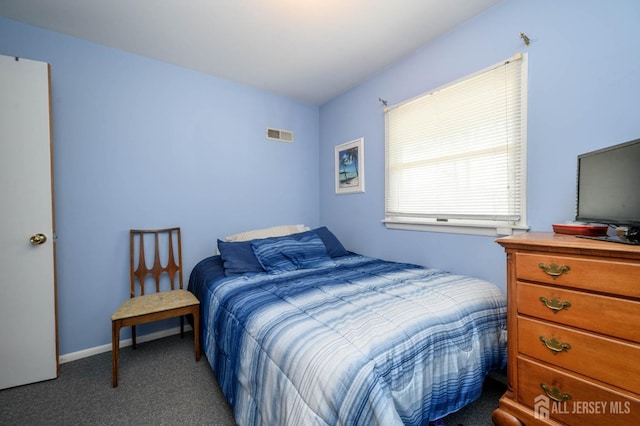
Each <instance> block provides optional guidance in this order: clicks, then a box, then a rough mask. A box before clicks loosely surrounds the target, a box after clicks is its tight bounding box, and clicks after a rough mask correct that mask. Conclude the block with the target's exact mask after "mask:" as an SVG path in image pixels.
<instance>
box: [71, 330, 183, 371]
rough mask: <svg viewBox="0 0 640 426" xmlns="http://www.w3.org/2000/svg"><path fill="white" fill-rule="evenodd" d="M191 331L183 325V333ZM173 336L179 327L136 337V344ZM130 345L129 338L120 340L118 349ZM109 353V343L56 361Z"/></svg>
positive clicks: (177, 332)
mask: <svg viewBox="0 0 640 426" xmlns="http://www.w3.org/2000/svg"><path fill="white" fill-rule="evenodd" d="M191 330H193V329H192V328H191V326H190V325H189V324H185V325H184V331H191ZM174 334H180V327H174V328H169V329H167V330H162V331H157V332H155V333H150V334H145V335H143V336H136V343H144V342H149V341H151V340H156V339H162V338H163V337H169V336H173V335H174ZM131 343H132V339H131V338H129V339H124V340H120V347H121V348H125V347H127V346H131ZM110 351H111V343H109V344H106V345H102V346H96V347H93V348H89V349H83V350H81V351H78V352H71V353H68V354H64V355H60V356H59V357H58V361H59V362H60V364H64V363H66V362H71V361H76V360H78V359H82V358H86V357H89V356H93V355H98V354H101V353H103V352H110Z"/></svg>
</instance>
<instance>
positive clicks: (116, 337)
mask: <svg viewBox="0 0 640 426" xmlns="http://www.w3.org/2000/svg"><path fill="white" fill-rule="evenodd" d="M119 352H120V322H118V321H111V386H112V387H114V388H115V387H117V386H118V355H119Z"/></svg>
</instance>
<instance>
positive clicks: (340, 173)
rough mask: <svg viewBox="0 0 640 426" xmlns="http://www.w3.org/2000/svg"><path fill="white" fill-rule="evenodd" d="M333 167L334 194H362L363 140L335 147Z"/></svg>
mask: <svg viewBox="0 0 640 426" xmlns="http://www.w3.org/2000/svg"><path fill="white" fill-rule="evenodd" d="M334 166H335V183H336V194H351V193H354V192H364V138H359V139H355V140H352V141H349V142H346V143H343V144H341V145H338V146H336V149H335V162H334Z"/></svg>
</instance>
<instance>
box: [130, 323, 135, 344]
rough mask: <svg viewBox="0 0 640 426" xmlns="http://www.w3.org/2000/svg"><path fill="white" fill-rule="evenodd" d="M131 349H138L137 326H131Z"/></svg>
mask: <svg viewBox="0 0 640 426" xmlns="http://www.w3.org/2000/svg"><path fill="white" fill-rule="evenodd" d="M131 347H132V348H133V349H135V348H136V326H135V325H132V326H131Z"/></svg>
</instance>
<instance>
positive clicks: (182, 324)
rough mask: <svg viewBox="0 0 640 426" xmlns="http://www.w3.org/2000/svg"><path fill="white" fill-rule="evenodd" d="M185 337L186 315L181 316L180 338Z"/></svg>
mask: <svg viewBox="0 0 640 426" xmlns="http://www.w3.org/2000/svg"><path fill="white" fill-rule="evenodd" d="M183 337H184V315H180V338H183Z"/></svg>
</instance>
